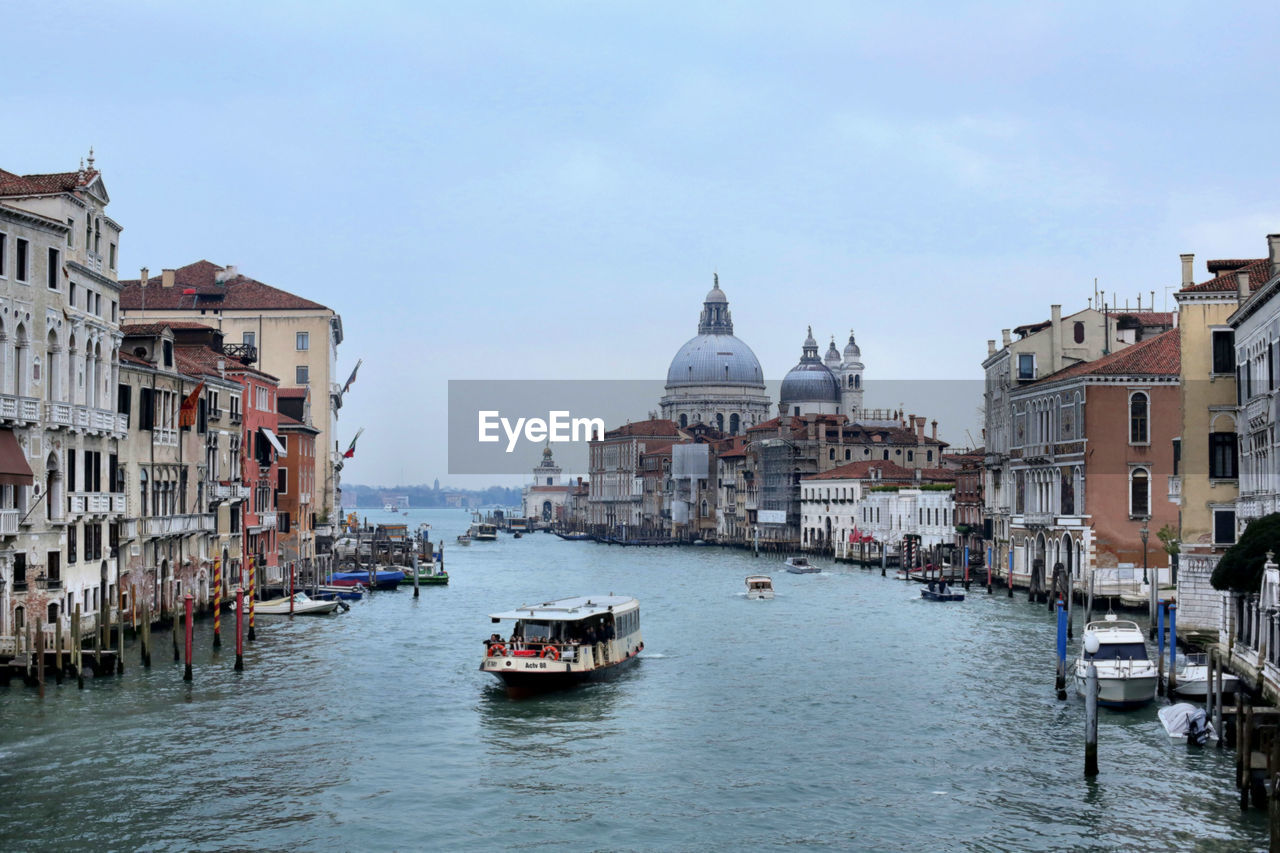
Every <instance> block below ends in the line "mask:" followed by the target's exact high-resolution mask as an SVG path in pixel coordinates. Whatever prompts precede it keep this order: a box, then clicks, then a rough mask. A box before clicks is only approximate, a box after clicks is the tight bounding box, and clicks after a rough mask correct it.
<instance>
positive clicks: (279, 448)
mask: <svg viewBox="0 0 1280 853" xmlns="http://www.w3.org/2000/svg"><path fill="white" fill-rule="evenodd" d="M258 431H259V432H261V433H262V434H263V435H265V436H266V437H267V441H269V442H271V446H272V447H274V448H275V449H276V454H277V455H279V456H281V457H284V456H288V455H289V454H288V453H286V452H285V449H284V445H283V444H281V443H280V439H278V438H276V434H275V433H274V432H272V431H271V430H269V429H267V428H266V427H258Z"/></svg>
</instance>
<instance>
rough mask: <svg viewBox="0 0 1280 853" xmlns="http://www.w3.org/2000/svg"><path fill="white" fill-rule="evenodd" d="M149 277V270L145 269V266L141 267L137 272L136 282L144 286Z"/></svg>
mask: <svg viewBox="0 0 1280 853" xmlns="http://www.w3.org/2000/svg"><path fill="white" fill-rule="evenodd" d="M149 278H151V270H149V269H147V268H146V267H143V268H142V271H141V272H139V273H138V284H140V285H142V286H143V287H146V286H147V279H149Z"/></svg>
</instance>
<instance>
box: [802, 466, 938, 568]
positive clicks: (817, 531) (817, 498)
mask: <svg viewBox="0 0 1280 853" xmlns="http://www.w3.org/2000/svg"><path fill="white" fill-rule="evenodd" d="M915 480H916V472H915V471H912V470H911V469H908V468H903V467H902V466H901V465H898V464H897V463H894V462H885V461H859V462H850V463H847V464H845V465H839V466H837V467H835V468H832V469H831V470H829V471H824V472H823V473H821V474H814V475H812V476H809V477H805V478H804V479H802V480H801V481H800V523H801V530H802V533H801V537H802V544H803V546H804V549H805V550H807V551H818V552H829V553H831V554H832V555H833V556H834V557H836V558H838V559H846V558H848V557H849V556H851V555H852V554H854V553H858V551H857V547H856V546H855V547H854V548H853V550H850V548H849V540H850V538H851V537H855V534H856V535H858V536H860V535H864V534H869V533H870V524H869V522H867V521H866V520H864V515H865V513H863V512H862V503H861V502H862V498H863V493H864V490H865V489H867V488H870V487H872V486H879V485H887V484H890V483H896V484H899V485H910V484H912V483H913V482H915ZM871 520H872V521H874V520H875V519H874V518H872V519H871ZM855 538H856V537H855ZM884 541H885V540H883V539H882V540H880V542H881V544H883V543H884Z"/></svg>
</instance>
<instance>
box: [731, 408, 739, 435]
mask: <svg viewBox="0 0 1280 853" xmlns="http://www.w3.org/2000/svg"><path fill="white" fill-rule="evenodd" d="M739 424H740V421H739V419H738V413H737V412H734V413H733V414H732V415H729V435H737V434H738V426H739Z"/></svg>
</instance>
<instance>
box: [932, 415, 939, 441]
mask: <svg viewBox="0 0 1280 853" xmlns="http://www.w3.org/2000/svg"><path fill="white" fill-rule="evenodd" d="M933 437H934V438H937V437H938V419H937V418H934V419H933Z"/></svg>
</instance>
